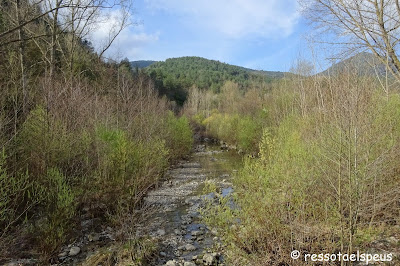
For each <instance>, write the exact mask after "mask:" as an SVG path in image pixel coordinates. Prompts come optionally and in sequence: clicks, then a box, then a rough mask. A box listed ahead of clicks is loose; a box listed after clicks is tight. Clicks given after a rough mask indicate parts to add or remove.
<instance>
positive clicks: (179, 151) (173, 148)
mask: <svg viewBox="0 0 400 266" xmlns="http://www.w3.org/2000/svg"><path fill="white" fill-rule="evenodd" d="M166 127H167V130H166V131H167V135H166V136H165V140H166V143H167V147H168V149H169V150H170V156H171V158H172V159H177V158H178V157H180V156H182V155H185V154H188V153H189V152H190V151H191V149H192V145H193V133H192V130H191V128H190V125H189V120H188V119H187V117H186V116H181V117H179V118H177V117H175V115H174V114H173V113H172V112H171V111H170V112H168V114H167V118H166Z"/></svg>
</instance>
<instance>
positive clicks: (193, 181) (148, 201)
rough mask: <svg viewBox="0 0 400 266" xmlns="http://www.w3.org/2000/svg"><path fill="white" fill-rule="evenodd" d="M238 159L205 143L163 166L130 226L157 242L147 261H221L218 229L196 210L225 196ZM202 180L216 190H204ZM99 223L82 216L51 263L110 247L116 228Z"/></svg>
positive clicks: (76, 260)
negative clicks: (74, 236)
mask: <svg viewBox="0 0 400 266" xmlns="http://www.w3.org/2000/svg"><path fill="white" fill-rule="evenodd" d="M241 163H242V160H241V156H240V155H238V153H237V152H236V151H235V150H229V149H227V147H226V146H225V145H222V146H221V145H215V144H210V143H205V144H201V145H197V147H196V148H195V151H194V152H193V153H192V154H191V155H190V157H189V158H187V159H186V160H182V161H180V162H179V163H177V164H176V165H174V166H173V167H171V168H170V169H169V170H168V171H167V173H166V175H165V177H164V179H163V181H162V182H161V183H160V184H159V185H158V187H157V188H155V189H153V190H151V191H150V192H149V193H148V194H147V195H146V197H145V198H144V202H143V209H145V211H141V213H146V216H145V217H144V218H142V219H140V222H135V224H134V225H130V226H132V227H133V228H131V229H133V231H134V232H132V233H133V234H134V239H151V242H153V243H157V244H156V245H157V247H156V250H157V252H156V254H155V255H154V256H152V259H151V263H150V265H170V266H171V265H183V266H190V265H224V256H223V245H222V243H221V241H220V238H219V232H218V231H217V230H216V229H215V228H209V227H207V226H206V225H205V224H203V223H202V219H201V209H202V207H204V206H205V204H207V203H210V202H211V203H215V204H219V201H220V199H221V198H222V197H228V196H229V194H230V193H231V192H232V191H233V188H232V183H231V178H232V175H233V173H234V172H236V171H237V169H239V168H240V167H241ZM206 184H208V185H209V186H211V187H213V188H216V189H217V191H218V192H212V193H207V192H205V189H204V187H205V186H206ZM83 216H85V213H83ZM140 216H143V215H140ZM98 222H101V221H96V219H90V218H89V217H88V218H87V219H83V220H82V222H81V229H82V231H81V232H82V235H81V237H79V238H77V240H76V241H74V242H73V243H70V244H68V245H65V246H64V247H62V248H61V250H60V252H59V254H58V256H57V259H56V261H57V262H56V263H55V264H58V265H81V264H83V265H89V264H91V263H92V261H93V260H91V259H90V258H91V257H92V258H93V257H94V256H96V255H97V254H99V252H100V253H101V251H100V250H101V249H103V250H107V252H113V251H112V250H113V246H115V245H114V244H113V243H117V241H116V239H117V238H118V232H115V231H114V229H113V228H111V227H109V226H102V225H101V224H98ZM96 265H97V264H96ZM117 265H124V264H120V263H117Z"/></svg>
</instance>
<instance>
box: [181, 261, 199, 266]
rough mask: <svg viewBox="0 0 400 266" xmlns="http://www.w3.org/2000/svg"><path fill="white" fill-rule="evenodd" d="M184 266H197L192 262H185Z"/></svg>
mask: <svg viewBox="0 0 400 266" xmlns="http://www.w3.org/2000/svg"><path fill="white" fill-rule="evenodd" d="M183 266H196V264H194V263H193V262H191V261H185V263H183Z"/></svg>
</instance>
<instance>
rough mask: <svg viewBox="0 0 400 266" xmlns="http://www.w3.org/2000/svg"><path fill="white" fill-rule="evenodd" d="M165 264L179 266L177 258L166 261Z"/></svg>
mask: <svg viewBox="0 0 400 266" xmlns="http://www.w3.org/2000/svg"><path fill="white" fill-rule="evenodd" d="M165 266H178V263H176V261H175V260H170V261H167V263H165Z"/></svg>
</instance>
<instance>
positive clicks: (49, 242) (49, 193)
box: [39, 168, 76, 253]
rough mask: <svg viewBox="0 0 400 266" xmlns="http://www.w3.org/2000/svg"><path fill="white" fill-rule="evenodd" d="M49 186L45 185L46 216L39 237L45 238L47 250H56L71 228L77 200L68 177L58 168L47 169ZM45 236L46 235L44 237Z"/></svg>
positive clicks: (44, 244) (44, 245)
mask: <svg viewBox="0 0 400 266" xmlns="http://www.w3.org/2000/svg"><path fill="white" fill-rule="evenodd" d="M46 180H47V182H48V184H47V186H45V187H44V191H45V193H46V196H45V201H44V204H45V208H46V212H45V215H46V218H45V221H44V223H43V224H41V225H40V227H39V230H40V234H39V237H40V238H41V239H43V238H44V239H43V243H42V245H43V248H44V250H46V251H47V252H50V253H51V252H52V251H53V250H55V249H56V248H57V247H58V246H59V245H60V244H61V243H63V241H65V237H66V234H67V233H68V232H69V230H70V228H69V227H70V220H71V218H73V217H74V215H75V208H76V201H75V195H74V193H73V191H72V188H71V187H70V186H69V185H68V184H67V180H66V177H65V176H64V175H63V174H62V173H61V172H60V171H59V170H58V169H57V168H50V169H49V170H48V171H47V175H46ZM43 236H44V237H43Z"/></svg>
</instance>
